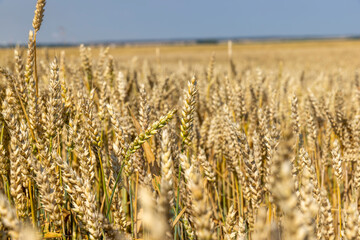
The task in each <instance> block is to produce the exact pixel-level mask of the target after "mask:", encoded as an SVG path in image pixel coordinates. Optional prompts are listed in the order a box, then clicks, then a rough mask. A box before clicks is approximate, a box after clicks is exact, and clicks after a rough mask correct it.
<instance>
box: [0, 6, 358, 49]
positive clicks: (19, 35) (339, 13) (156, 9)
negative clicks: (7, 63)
mask: <svg viewBox="0 0 360 240" xmlns="http://www.w3.org/2000/svg"><path fill="white" fill-rule="evenodd" d="M35 3H36V0H0V29H1V33H0V44H4V43H24V42H26V39H27V34H28V31H29V30H30V29H31V23H32V18H33V13H34V9H35ZM359 13H360V0H345V1H341V0H217V1H216V0H48V1H47V4H46V10H45V20H44V22H43V25H42V27H41V30H40V32H39V36H38V41H39V42H42V43H58V42H60V43H64V42H67V43H80V42H92V41H103V40H110V41H116V40H147V39H153V40H156V39H177V38H207V37H225V38H226V37H244V36H255V37H256V36H269V35H271V36H273V35H285V36H303V35H360V14H359Z"/></svg>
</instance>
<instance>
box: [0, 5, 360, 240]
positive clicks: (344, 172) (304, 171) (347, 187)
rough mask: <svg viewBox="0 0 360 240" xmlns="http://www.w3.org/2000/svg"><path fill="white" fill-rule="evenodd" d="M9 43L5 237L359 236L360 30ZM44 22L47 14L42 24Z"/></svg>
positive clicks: (1, 198) (0, 73)
mask: <svg viewBox="0 0 360 240" xmlns="http://www.w3.org/2000/svg"><path fill="white" fill-rule="evenodd" d="M44 7H45V0H38V1H37V5H36V10H35V16H34V20H33V30H31V31H30V32H29V39H28V46H27V47H16V48H15V49H0V79H1V81H0V133H1V134H0V176H1V181H0V239H22V240H25V239H26V240H35V239H36V240H40V239H64V240H65V239H73V240H78V239H109V240H111V239H144V240H145V239H154V240H157V239H158V240H164V239H174V240H176V239H179V240H180V239H199V240H206V239H209V240H210V239H225V240H230V239H237V240H250V239H253V240H270V239H272V240H280V239H285V240H287V239H294V240H298V239H299V240H300V239H304V240H312V239H324V240H325V239H339V240H340V239H344V240H345V239H360V228H359V227H358V226H359V224H360V215H359V203H358V200H359V197H360V196H359V191H360V110H359V104H360V79H359V73H358V70H359V68H360V64H359V62H358V59H360V42H359V41H355V40H351V41H350V40H317V41H315V40H313V41H293V42H249V43H231V42H229V43H220V44H216V45H193V44H188V45H181V44H178V45H150V44H148V45H140V46H103V47H100V46H84V45H81V46H79V47H77V48H74V47H69V48H43V47H42V48H40V47H36V38H37V37H38V38H41V34H39V35H37V33H38V31H39V30H40V27H41V24H42V19H43V15H44ZM45 24H46V23H45Z"/></svg>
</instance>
